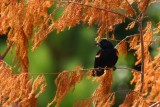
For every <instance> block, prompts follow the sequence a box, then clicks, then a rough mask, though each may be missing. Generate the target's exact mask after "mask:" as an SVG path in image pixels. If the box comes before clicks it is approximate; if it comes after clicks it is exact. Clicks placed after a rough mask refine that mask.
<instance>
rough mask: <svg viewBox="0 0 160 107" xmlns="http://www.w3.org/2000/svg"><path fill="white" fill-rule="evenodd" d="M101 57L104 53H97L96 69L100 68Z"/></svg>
mask: <svg viewBox="0 0 160 107" xmlns="http://www.w3.org/2000/svg"><path fill="white" fill-rule="evenodd" d="M101 55H102V52H101V50H99V51H98V52H97V54H96V57H95V61H94V68H98V67H99V64H100V59H101Z"/></svg>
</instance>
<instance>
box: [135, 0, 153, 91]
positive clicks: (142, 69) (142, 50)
mask: <svg viewBox="0 0 160 107" xmlns="http://www.w3.org/2000/svg"><path fill="white" fill-rule="evenodd" d="M149 2H150V0H148V1H147V4H146V5H145V8H144V10H143V11H142V16H141V18H140V19H139V21H138V24H139V32H140V41H141V56H142V60H141V64H142V66H141V88H140V92H142V90H143V85H144V60H145V56H144V40H143V28H142V21H143V20H144V18H145V14H146V11H147V7H148V5H149Z"/></svg>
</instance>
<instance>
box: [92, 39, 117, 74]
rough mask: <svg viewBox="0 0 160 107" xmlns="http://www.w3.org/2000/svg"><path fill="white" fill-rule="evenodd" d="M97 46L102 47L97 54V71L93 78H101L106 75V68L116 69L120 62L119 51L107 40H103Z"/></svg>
mask: <svg viewBox="0 0 160 107" xmlns="http://www.w3.org/2000/svg"><path fill="white" fill-rule="evenodd" d="M96 44H97V45H98V46H100V48H101V49H100V50H99V51H98V52H97V54H96V57H95V62H94V68H95V69H94V70H93V71H92V76H101V75H103V74H104V68H105V67H107V68H112V67H113V68H115V66H114V65H115V64H116V62H117V60H118V51H117V49H115V48H114V46H113V44H112V43H111V42H110V41H108V40H106V39H102V40H101V41H100V42H98V43H96ZM97 68H98V69H97Z"/></svg>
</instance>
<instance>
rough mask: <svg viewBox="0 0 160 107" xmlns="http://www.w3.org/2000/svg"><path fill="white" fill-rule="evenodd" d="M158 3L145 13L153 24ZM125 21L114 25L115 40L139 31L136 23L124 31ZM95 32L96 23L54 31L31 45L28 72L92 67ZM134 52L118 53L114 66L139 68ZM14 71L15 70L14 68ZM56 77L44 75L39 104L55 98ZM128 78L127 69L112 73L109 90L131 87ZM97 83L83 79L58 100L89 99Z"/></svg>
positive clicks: (1, 44)
mask: <svg viewBox="0 0 160 107" xmlns="http://www.w3.org/2000/svg"><path fill="white" fill-rule="evenodd" d="M159 5H160V4H158V3H157V4H154V5H151V7H150V8H149V9H148V12H147V14H148V16H149V17H150V19H151V20H152V22H153V24H155V23H157V22H158V21H159V20H160V17H159V16H160V12H158V11H159V10H160V6H159ZM53 9H54V6H53V7H52V8H51V9H50V10H49V12H51V11H52V10H53ZM60 14H61V11H59V12H58V13H57V16H56V17H59V16H60ZM146 21H148V20H146ZM128 23H129V21H126V23H123V24H121V25H117V26H115V28H116V29H115V36H116V39H119V40H121V39H123V38H124V37H125V36H128V35H130V34H135V33H137V32H138V30H137V29H138V27H137V26H136V27H135V28H134V29H133V30H131V31H125V28H126V27H127V24H128ZM96 31H97V27H96V26H92V27H88V26H87V25H78V26H76V27H74V28H72V29H70V30H65V31H63V32H61V33H59V34H57V33H56V32H55V31H53V32H52V33H51V34H49V36H48V37H47V39H46V40H45V41H44V42H43V43H42V44H41V45H40V46H39V48H38V49H37V50H36V51H34V52H31V48H32V47H31V45H30V49H29V61H30V66H29V71H30V72H34V73H43V72H44V73H49V72H51V73H52V72H61V71H63V70H74V69H75V67H76V66H79V65H81V66H84V68H93V65H94V58H95V54H96V52H97V51H98V50H99V48H98V47H96V46H95V41H94V40H95V37H96V36H97V34H96ZM157 37H158V35H157ZM5 41H6V36H1V37H0V54H2V53H3V52H4V50H5V49H6V43H5ZM111 42H112V43H113V44H114V45H116V44H117V42H115V41H111ZM157 46H159V43H153V44H152V45H151V48H150V49H151V52H152V55H153V56H154V54H156V52H157V51H155V50H153V48H156V47H157ZM133 53H134V51H131V52H129V53H128V55H127V56H126V57H124V56H123V55H122V54H120V56H119V59H118V63H117V64H116V67H118V66H124V67H131V68H135V69H139V68H140V67H135V66H134V62H135V57H134V55H133ZM13 56H14V52H13V53H9V54H8V55H7V56H6V58H5V61H6V62H7V63H8V64H9V65H11V66H12V67H13V68H14V64H15V63H13V60H12V59H13ZM14 70H15V71H16V68H15V69H14ZM56 76H57V75H45V77H46V80H47V84H48V85H47V87H46V91H45V92H44V93H43V94H41V95H40V97H39V99H38V107H46V105H47V104H48V103H49V102H51V101H52V99H53V98H54V95H55V92H56V87H55V83H54V80H55V78H56ZM131 78H132V74H131V72H130V71H128V70H122V69H117V70H115V71H114V73H113V85H112V91H116V90H124V89H132V88H133V86H130V84H129V81H130V80H131ZM106 79H107V78H106ZM66 84H67V83H66ZM97 85H98V83H97V82H92V78H91V79H86V78H84V79H83V80H82V81H81V82H80V83H79V84H77V85H76V87H75V90H74V92H69V93H68V95H67V96H66V97H65V98H64V100H63V102H62V103H61V107H72V106H73V104H74V103H75V102H76V101H77V100H83V99H86V98H89V97H90V96H91V94H92V93H93V92H94V90H95V89H96V86H97ZM124 97H125V92H120V93H117V94H116V103H115V105H114V106H115V107H117V106H118V105H119V104H120V103H122V102H123V99H124ZM53 107H54V105H53Z"/></svg>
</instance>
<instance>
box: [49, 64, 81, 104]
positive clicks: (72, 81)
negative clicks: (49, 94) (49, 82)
mask: <svg viewBox="0 0 160 107" xmlns="http://www.w3.org/2000/svg"><path fill="white" fill-rule="evenodd" d="M81 70H82V68H81V67H78V68H77V70H76V71H67V70H66V71H63V72H61V73H60V74H59V75H58V77H57V78H56V80H55V84H56V86H57V91H56V95H55V97H54V99H53V101H52V102H51V103H49V104H48V107H50V106H51V105H52V104H53V103H56V107H59V105H60V103H61V101H62V100H63V98H64V97H65V96H66V95H67V93H68V91H69V90H70V89H71V88H72V89H73V90H74V87H75V85H76V84H77V83H78V82H80V81H81V80H82V78H83V74H84V72H83V71H81Z"/></svg>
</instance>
